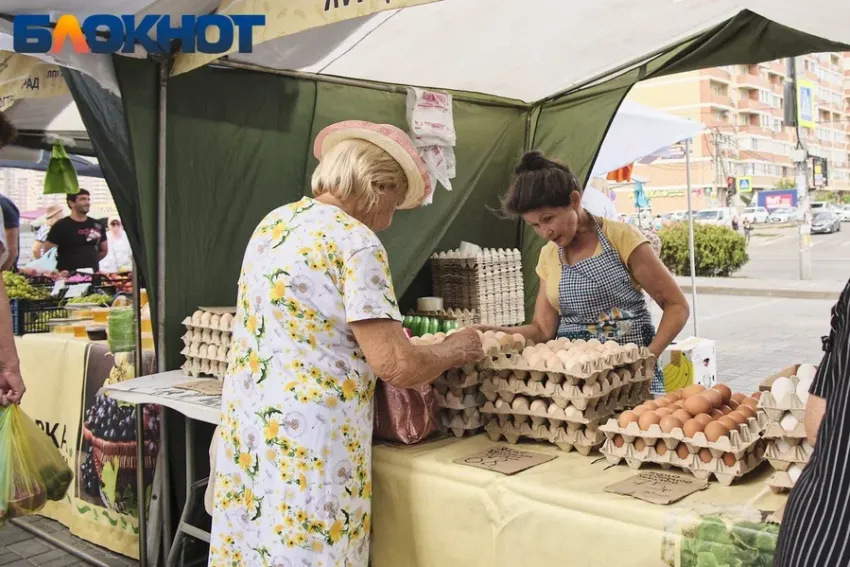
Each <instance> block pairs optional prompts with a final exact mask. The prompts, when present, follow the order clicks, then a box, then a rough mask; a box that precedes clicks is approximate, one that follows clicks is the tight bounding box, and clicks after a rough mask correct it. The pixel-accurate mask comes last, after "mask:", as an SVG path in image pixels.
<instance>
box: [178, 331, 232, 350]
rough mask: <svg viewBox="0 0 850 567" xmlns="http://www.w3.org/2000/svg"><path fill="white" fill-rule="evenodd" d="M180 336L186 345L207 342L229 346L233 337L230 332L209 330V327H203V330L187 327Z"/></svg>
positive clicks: (208, 343)
mask: <svg viewBox="0 0 850 567" xmlns="http://www.w3.org/2000/svg"><path fill="white" fill-rule="evenodd" d="M180 338H181V339H182V341H183V345H184V346H187V347H188V346H191V345H193V344H207V345H216V346H224V347H229V346H230V343H232V342H233V337H232V335H231V334H230V333H223V332H221V331H211V330H209V329H204V330H203V331H201V330H193V329H189V330H188V331H186V333H185V334H184V335H183V336H182V337H180Z"/></svg>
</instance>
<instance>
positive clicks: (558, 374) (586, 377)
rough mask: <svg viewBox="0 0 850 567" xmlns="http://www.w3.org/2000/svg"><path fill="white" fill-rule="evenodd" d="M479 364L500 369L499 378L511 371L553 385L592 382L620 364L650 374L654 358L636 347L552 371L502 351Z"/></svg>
mask: <svg viewBox="0 0 850 567" xmlns="http://www.w3.org/2000/svg"><path fill="white" fill-rule="evenodd" d="M620 357H622V358H620ZM608 358H619V359H620V361H619V362H618V363H617V364H613V363H611V362H609V361H608V360H607V359H608ZM479 367H480V368H491V369H494V370H497V371H502V372H501V373H499V375H500V376H501V377H503V378H507V377H508V376H509V375H510V374H511V373H513V374H514V375H515V376H516V377H517V378H520V379H523V380H525V379H526V378H527V379H528V380H530V381H532V382H541V381H543V380H550V381H553V382H555V383H556V384H560V383H562V382H566V383H568V384H572V385H578V384H580V383H583V382H587V383H593V382H596V381H597V380H599V378H600V377H601V376H603V375H605V374H607V372H608V371H610V370H614V369H615V368H620V367H625V368H626V369H627V370H628V371H629V372H630V373H631V374H633V375H634V374H636V373H637V372H641V374H642V375H643V376H650V375H652V374H653V373H654V372H655V357H654V356H652V354H650V353H649V350H648V349H638V352H637V353H634V352H632V353H620V354H619V355H612V356H611V357H600V358H598V359H596V360H595V361H593V362H587V363H585V364H577V363H576V364H574V365H570V368H569V369H567V370H560V371H554V370H547V369H546V368H532V367H530V366H529V365H528V363H527V362H526V360H525V359H524V358H523V357H522V356H520V355H518V354H504V353H502V354H499V355H498V356H493V357H487V358H485V359H484V360H482V361H481V362H479Z"/></svg>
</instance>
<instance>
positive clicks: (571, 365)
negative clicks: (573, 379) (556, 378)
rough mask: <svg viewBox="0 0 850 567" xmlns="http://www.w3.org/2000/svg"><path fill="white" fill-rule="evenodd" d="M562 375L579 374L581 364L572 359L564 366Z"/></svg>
mask: <svg viewBox="0 0 850 567" xmlns="http://www.w3.org/2000/svg"><path fill="white" fill-rule="evenodd" d="M564 373H565V374H569V375H570V376H576V375H578V374H581V363H580V362H579V361H578V360H576V359H572V360H571V361H569V362H568V363H567V364H565V365H564Z"/></svg>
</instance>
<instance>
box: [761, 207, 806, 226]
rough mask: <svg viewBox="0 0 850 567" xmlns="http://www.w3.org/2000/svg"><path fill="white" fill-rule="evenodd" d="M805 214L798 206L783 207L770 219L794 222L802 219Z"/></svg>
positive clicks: (773, 213)
mask: <svg viewBox="0 0 850 567" xmlns="http://www.w3.org/2000/svg"><path fill="white" fill-rule="evenodd" d="M802 218H803V215H802V213H801V211H800V209H798V208H797V207H783V208H781V209H776V210H774V211H773V212H772V213H770V216H769V217H768V221H769V222H772V223H775V222H794V221H799V220H802Z"/></svg>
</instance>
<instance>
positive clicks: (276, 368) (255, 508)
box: [209, 121, 482, 567]
mask: <svg viewBox="0 0 850 567" xmlns="http://www.w3.org/2000/svg"><path fill="white" fill-rule="evenodd" d="M314 153H315V154H316V157H317V158H318V159H319V160H320V163H319V165H318V167H317V169H316V171H315V172H314V174H313V178H312V189H313V195H314V198H304V199H301V200H300V201H298V202H295V203H291V204H289V205H285V206H282V207H280V208H278V209H275V210H274V211H272V212H271V213H269V215H268V216H266V218H265V219H263V220H262V222H260V224H259V226H258V227H257V229H256V230H255V232H254V234H253V236H252V237H251V239H250V242H249V243H248V248H247V250H246V252H245V258H244V260H243V265H242V273H241V276H240V278H239V285H238V302H237V303H238V312H237V314H236V324H235V328H234V331H233V340H234V343H233V347H232V349H231V355H230V361H229V366H228V373H227V379H226V380H225V383H224V392H223V398H222V424H221V429H220V434H219V436H218V441H217V443H218V446H217V451H216V452H217V458H216V474H215V489H214V494H215V496H214V502H215V504H214V513H213V528H212V541H211V548H210V560H209V564H210V565H215V566H219V565H227V566H232V565H246V566H248V565H251V566H254V565H256V566H261V565H268V566H274V567H284V566H286V567H290V566H291V567H295V566H297V567H304V566H315V567H319V566H324V567H332V566H340V567H342V566H347V567H353V566H366V565H367V563H368V558H369V528H370V524H371V516H370V512H371V510H370V508H371V496H372V480H371V478H372V474H371V467H372V463H371V448H372V423H373V421H372V419H373V416H372V395H373V393H374V390H375V380H376V375H377V376H381V377H382V378H383V379H384V380H386V381H388V382H389V383H391V384H394V385H396V386H401V387H413V386H417V385H420V384H424V383H427V382H430V381H432V380H434V379H435V378H436V377H437V376H438V375H439V374H441V373H442V372H444V371H445V370H446V369H448V368H451V367H455V366H461V365H463V364H466V363H468V362H471V361H474V360H476V359H478V358H479V357H480V356H481V353H482V349H481V342H480V339H479V337H478V334H477V333H476V332H475V331H474V330H471V329H466V330H461V331H459V332H457V333H455V334H453V335H451V336H449V337H448V338H447V339H446V340H445V341H444V342H443V343H441V344H438V345H433V346H414V345H411V343H410V342H409V341H408V340H407V338H406V337H405V335H404V332H403V330H402V327H401V323H400V321H401V315H400V313H399V308H398V305H397V304H396V298H395V293H394V291H393V286H392V279H391V277H390V271H389V265H388V263H387V254H386V251H385V250H384V247H383V246H382V245H381V241H380V240H379V239H378V237H377V236H376V235H375V232H378V231H381V230H383V229H386V228H387V227H388V226H389V225H390V222H391V220H392V217H393V213H394V212H395V210H396V209H409V208H413V207H416V206H418V205H420V204H421V203H422V202H423V200H424V199H425V197H426V195H427V192H429V191H430V190H431V184H430V180H429V178H428V173H427V170H426V168H425V164H424V163H423V162H422V160H421V159H420V158H419V156H418V154H417V153H416V150H415V148H414V147H413V145H412V143H411V141H410V139H409V138H408V137H407V135H406V134H404V133H403V132H402V131H401V130H399V129H397V128H395V127H393V126H389V125H381V124H371V123H368V122H361V121H348V122H342V123H338V124H335V125H332V126H329V127H328V128H326V129H325V130H323V131H322V132H321V133H320V134H319V136H318V137H317V139H316V142H315V148H314Z"/></svg>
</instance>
